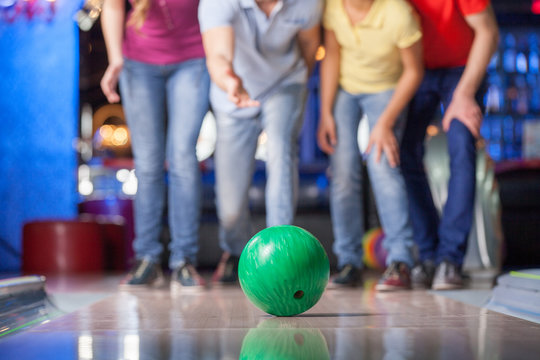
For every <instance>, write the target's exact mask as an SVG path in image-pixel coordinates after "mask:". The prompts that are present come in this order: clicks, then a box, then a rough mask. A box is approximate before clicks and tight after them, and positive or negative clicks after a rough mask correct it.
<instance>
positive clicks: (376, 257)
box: [362, 227, 388, 270]
mask: <svg viewBox="0 0 540 360" xmlns="http://www.w3.org/2000/svg"><path fill="white" fill-rule="evenodd" d="M383 242H384V232H383V230H382V229H381V228H379V227H378V228H373V229H370V230H369V231H367V232H366V233H365V234H364V236H363V237H362V247H363V249H364V259H363V260H364V264H366V266H367V267H368V268H370V269H378V270H383V269H384V268H385V267H386V257H387V255H388V252H387V251H386V249H385V248H384V246H383Z"/></svg>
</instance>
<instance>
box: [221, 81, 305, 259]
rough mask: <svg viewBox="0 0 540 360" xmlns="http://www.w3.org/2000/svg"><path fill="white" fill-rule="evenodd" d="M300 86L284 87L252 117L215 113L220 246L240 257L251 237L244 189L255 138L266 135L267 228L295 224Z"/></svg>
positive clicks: (248, 181)
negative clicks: (264, 133)
mask: <svg viewBox="0 0 540 360" xmlns="http://www.w3.org/2000/svg"><path fill="white" fill-rule="evenodd" d="M305 94H306V90H305V86H304V85H290V86H286V87H284V88H282V89H280V90H278V91H277V92H276V93H274V94H272V95H270V96H269V97H268V98H266V99H265V100H264V101H263V102H262V104H261V107H260V112H259V113H258V114H257V115H256V116H254V117H248V118H236V117H234V116H231V115H228V114H224V113H217V114H216V122H217V134H218V135H217V143H216V151H215V154H214V158H215V171H216V196H217V210H218V217H219V222H220V232H219V240H220V246H221V248H222V249H223V250H224V251H226V252H229V253H231V254H233V255H240V253H241V252H242V250H243V248H244V246H245V244H246V243H247V241H248V240H249V239H250V238H251V237H252V236H253V230H252V227H251V221H250V212H249V198H248V191H249V187H250V185H251V181H252V178H253V172H254V169H255V151H256V148H257V139H258V137H259V134H260V133H261V131H262V130H265V132H266V134H267V151H268V155H267V156H268V158H267V160H266V194H265V206H266V225H267V226H274V225H287V224H291V223H292V222H293V220H294V213H295V209H296V198H297V192H298V191H297V189H298V144H297V142H298V135H299V132H300V128H301V125H302V116H301V115H302V112H303V104H304V99H305Z"/></svg>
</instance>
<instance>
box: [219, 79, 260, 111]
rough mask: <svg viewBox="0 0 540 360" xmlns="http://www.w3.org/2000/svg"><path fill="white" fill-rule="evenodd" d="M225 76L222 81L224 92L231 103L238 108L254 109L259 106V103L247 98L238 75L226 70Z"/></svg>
mask: <svg viewBox="0 0 540 360" xmlns="http://www.w3.org/2000/svg"><path fill="white" fill-rule="evenodd" d="M226 76H227V77H226V79H225V81H224V84H225V90H226V92H227V95H228V96H229V100H230V101H231V102H233V103H234V104H235V105H236V106H237V107H239V108H245V107H255V106H259V105H260V103H259V101H257V100H253V99H252V98H251V97H250V96H249V94H248V93H247V91H246V89H244V85H243V84H242V79H240V78H239V77H238V75H236V74H235V73H234V72H233V71H232V70H228V71H227V74H226Z"/></svg>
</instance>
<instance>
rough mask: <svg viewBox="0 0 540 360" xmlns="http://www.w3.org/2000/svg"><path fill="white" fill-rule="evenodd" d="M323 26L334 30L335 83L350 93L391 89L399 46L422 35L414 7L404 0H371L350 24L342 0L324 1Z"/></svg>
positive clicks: (398, 69)
mask: <svg viewBox="0 0 540 360" xmlns="http://www.w3.org/2000/svg"><path fill="white" fill-rule="evenodd" d="M323 26H324V27H325V28H326V29H328V30H332V31H334V34H335V35H336V38H337V41H338V43H339V45H340V46H341V62H340V74H339V84H340V86H341V87H342V88H343V89H344V90H345V91H347V92H349V93H352V94H359V93H375V92H381V91H385V90H388V89H391V88H394V87H395V86H396V84H397V81H398V80H399V77H400V76H401V72H402V71H403V67H402V64H401V57H400V54H399V49H404V48H407V47H409V46H411V45H412V44H414V43H415V42H416V41H418V40H419V39H420V38H421V37H422V33H421V32H420V25H419V23H418V21H417V19H416V16H415V13H414V10H413V9H412V7H411V6H410V5H409V4H408V3H407V2H405V1H404V0H375V1H374V2H373V4H372V6H371V9H370V10H369V12H368V13H367V15H366V17H365V18H364V19H363V20H362V21H361V22H359V23H357V24H356V25H354V26H353V25H352V23H351V21H350V19H349V17H348V15H347V13H346V12H345V8H344V6H343V0H327V1H326V9H325V11H324V17H323Z"/></svg>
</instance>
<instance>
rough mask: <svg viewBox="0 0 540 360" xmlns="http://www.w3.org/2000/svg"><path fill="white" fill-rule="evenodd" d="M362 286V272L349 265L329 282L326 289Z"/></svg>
mask: <svg viewBox="0 0 540 360" xmlns="http://www.w3.org/2000/svg"><path fill="white" fill-rule="evenodd" d="M360 284H362V271H361V270H360V269H359V268H357V267H355V266H354V265H351V264H346V265H345V266H343V267H342V268H341V269H340V270H339V272H338V273H337V274H336V275H335V276H334V277H333V278H332V279H331V280H330V282H329V283H328V288H330V289H331V288H340V287H355V286H358V285H360Z"/></svg>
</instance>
